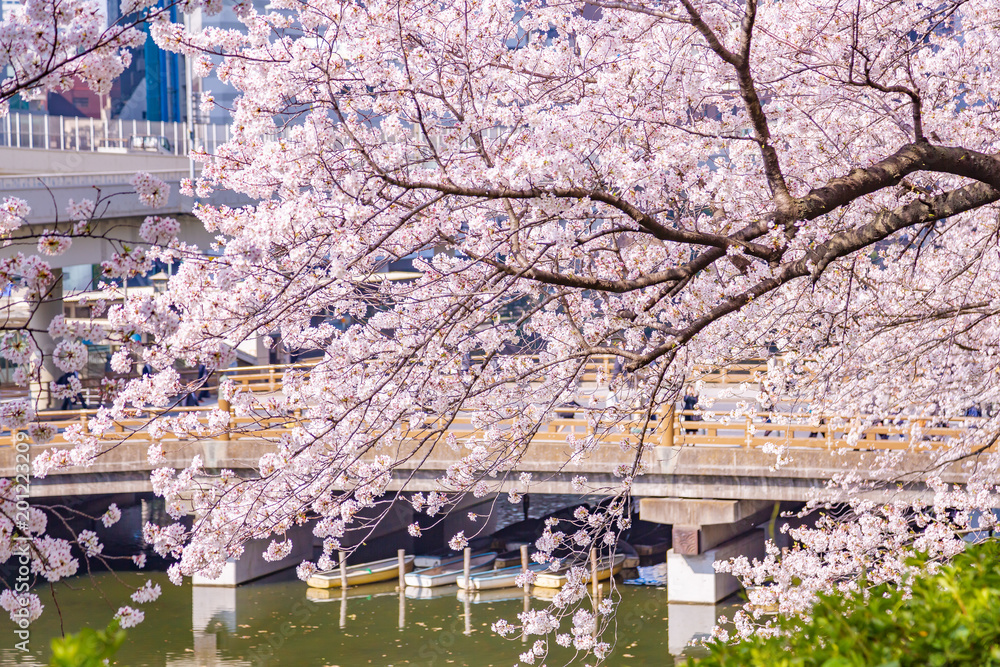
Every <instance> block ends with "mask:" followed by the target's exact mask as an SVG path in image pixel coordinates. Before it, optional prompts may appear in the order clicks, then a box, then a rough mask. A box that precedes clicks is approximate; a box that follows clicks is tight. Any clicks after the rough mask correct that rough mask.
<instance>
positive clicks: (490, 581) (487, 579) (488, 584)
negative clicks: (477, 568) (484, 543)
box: [455, 563, 549, 591]
mask: <svg viewBox="0 0 1000 667" xmlns="http://www.w3.org/2000/svg"><path fill="white" fill-rule="evenodd" d="M548 567H549V566H548V565H546V564H544V563H531V564H530V565H528V569H529V570H533V571H535V572H541V571H542V570H546V569H548ZM519 574H521V566H520V565H515V566H513V567H505V568H503V569H501V570H490V571H489V572H482V573H480V574H473V575H470V576H469V580H468V581H466V580H465V575H464V574H460V575H459V576H458V579H456V580H455V583H457V584H458V587H459V588H465V589H468V590H474V591H486V590H492V589H494V588H513V587H516V586H517V576H518V575H519Z"/></svg>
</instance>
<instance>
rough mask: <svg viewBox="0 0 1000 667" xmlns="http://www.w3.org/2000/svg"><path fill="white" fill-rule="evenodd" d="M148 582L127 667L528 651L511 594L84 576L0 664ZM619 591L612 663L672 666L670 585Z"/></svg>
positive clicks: (429, 666)
mask: <svg viewBox="0 0 1000 667" xmlns="http://www.w3.org/2000/svg"><path fill="white" fill-rule="evenodd" d="M146 579H152V580H153V581H154V583H159V584H160V586H161V588H162V589H163V595H162V596H161V597H160V599H159V600H157V601H156V602H153V603H150V604H147V605H144V608H145V610H146V621H145V622H144V623H142V624H140V625H139V626H137V627H135V628H132V629H131V630H129V633H128V639H127V641H126V643H125V645H124V646H123V648H122V649H121V650H120V651H119V653H118V656H117V664H119V665H127V666H129V667H161V666H164V667H166V666H169V667H250V666H253V667H264V666H268V667H279V666H280V667H286V666H289V667H291V666H294V667H307V666H308V667H311V666H318V667H322V666H330V667H334V666H337V667H355V666H358V665H362V666H363V665H379V666H394V667H399V666H400V665H407V666H417V665H419V666H422V667H436V666H441V667H445V666H455V667H462V666H464V667H490V666H493V665H496V666H504V667H509V666H510V665H513V664H514V663H515V662H516V661H517V656H518V654H519V653H520V652H521V651H523V650H525V646H526V645H525V644H522V642H521V639H520V638H519V637H518V638H515V639H502V638H500V637H498V636H497V635H495V634H494V633H493V632H492V631H491V630H490V625H491V624H492V622H493V621H495V620H496V619H498V618H502V617H506V618H510V619H514V620H516V619H515V615H516V614H517V612H519V611H521V610H522V609H523V605H524V600H523V598H522V597H520V592H519V591H517V590H512V591H505V592H504V594H503V595H502V597H507V598H508V599H500V600H493V601H481V602H478V603H471V602H470V603H466V602H464V601H463V600H461V599H459V597H458V595H457V591H455V590H454V589H450V588H449V589H446V590H445V591H444V592H443V594H442V595H441V597H437V598H434V599H413V598H408V597H406V596H405V595H404V596H400V595H399V594H398V593H397V592H396V591H395V590H394V585H393V584H381V585H380V584H376V585H372V586H368V587H356V588H353V589H348V591H347V597H346V599H343V598H342V597H341V594H340V591H332V592H331V593H330V595H329V599H322V598H318V597H316V594H315V592H314V593H313V594H311V595H310V594H308V591H307V587H306V585H305V584H304V583H303V582H301V581H298V580H297V579H294V575H291V576H289V575H287V574H285V575H276V577H275V578H272V579H270V580H265V581H262V582H257V583H252V584H248V585H245V586H241V587H239V588H237V589H223V588H211V587H197V588H193V587H192V586H191V585H190V584H186V585H184V586H179V587H178V586H174V585H172V584H171V583H170V582H169V581H167V578H166V575H165V574H164V573H162V572H153V573H148V574H142V573H109V574H100V575H95V576H93V577H80V578H77V579H74V580H73V581H72V582H71V588H67V587H62V590H60V591H59V593H58V604H59V610H60V611H61V619H60V614H59V613H57V611H56V609H55V607H54V605H53V603H52V599H51V596H50V595H49V594H48V593H46V592H42V597H43V602H44V604H45V605H46V610H45V614H43V616H42V618H41V619H39V620H38V621H36V622H35V623H34V624H32V626H31V640H30V645H29V646H30V651H29V652H28V653H27V654H25V653H21V652H19V651H16V650H14V649H13V645H14V642H15V640H14V638H13V637H14V635H13V626H12V625H11V624H9V623H4V624H3V626H4V627H5V628H6V633H5V634H7V635H8V639H7V640H6V641H4V640H2V639H0V664H3V665H32V666H41V665H45V664H47V660H48V656H49V648H48V644H49V641H50V640H51V638H52V637H54V636H58V635H59V634H60V622H61V624H62V627H63V628H65V630H66V631H67V632H74V631H76V630H78V629H79V628H81V627H83V626H91V627H103V626H104V625H105V623H106V622H107V621H108V620H110V618H111V617H112V616H113V615H114V611H115V609H116V608H117V606H118V605H119V604H120V603H121V601H122V600H123V599H125V598H126V597H127V594H128V592H127V590H126V588H125V586H124V585H123V582H124V583H128V584H131V585H133V586H137V585H141V584H142V583H144V582H145V581H146ZM97 589H100V591H101V593H95V591H96V590H97ZM616 590H617V591H618V593H620V594H621V596H622V602H621V605H620V607H619V612H618V615H617V618H616V624H617V632H616V634H617V639H616V640H614V641H615V643H616V649H615V657H614V658H613V659H612V660H611V662H610V663H609V664H613V665H620V666H622V667H630V666H633V665H634V666H640V665H673V664H674V659H673V658H672V657H671V655H670V653H669V651H668V647H667V620H668V619H667V597H666V588H664V587H651V586H625V585H619V586H617V589H616ZM413 592H414V591H413V590H412V589H411V594H412V593H413ZM320 593H325V591H322V592H320ZM529 604H530V605H531V606H532V607H533V608H536V609H537V608H541V607H542V606H544V605H545V604H546V602H545V601H544V600H541V599H538V598H534V597H532V598H530V599H529ZM610 635H611V632H609V636H610ZM553 644H554V643H553ZM555 648H556V649H557V650H555V651H553V653H552V654H550V657H549V659H548V660H547V661H546V662H547V664H549V665H561V664H565V663H566V662H567V661H569V660H570V659H571V658H572V657H573V653H572V652H571V651H569V650H566V649H560V648H559V647H555Z"/></svg>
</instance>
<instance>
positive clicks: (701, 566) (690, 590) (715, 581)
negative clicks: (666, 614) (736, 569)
mask: <svg viewBox="0 0 1000 667" xmlns="http://www.w3.org/2000/svg"><path fill="white" fill-rule="evenodd" d="M736 556H746V557H747V558H749V559H751V560H752V559H754V558H758V559H760V558H763V557H764V531H763V530H753V531H750V532H749V533H745V534H743V535H741V536H740V537H737V538H735V539H733V540H730V541H728V542H726V543H725V544H722V545H720V546H718V547H715V548H714V549H709V550H708V551H706V552H704V553H702V554H698V555H696V556H689V555H685V554H679V553H676V552H675V551H674V550H673V549H671V550H670V551H668V552H667V601H668V602H671V603H673V602H688V603H696V604H714V603H716V602H719V601H720V600H724V599H725V598H727V597H729V596H730V595H732V594H733V593H735V592H737V591H739V590H741V589H742V588H743V587H742V586H740V583H739V581H737V579H736V577H734V576H733V575H731V574H726V573H719V572H716V571H715V567H713V563H715V562H716V561H720V560H728V559H730V558H734V557H736Z"/></svg>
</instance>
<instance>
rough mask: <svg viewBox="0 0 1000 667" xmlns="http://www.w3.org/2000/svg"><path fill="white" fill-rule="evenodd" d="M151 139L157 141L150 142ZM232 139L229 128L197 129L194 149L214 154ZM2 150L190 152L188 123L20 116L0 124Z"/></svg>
mask: <svg viewBox="0 0 1000 667" xmlns="http://www.w3.org/2000/svg"><path fill="white" fill-rule="evenodd" d="M132 137H143V138H144V139H147V140H146V141H144V142H142V143H143V146H142V148H139V147H137V146H133V145H132V144H133V142H132ZM149 138H155V139H156V141H148V139H149ZM229 139H230V129H229V126H228V125H205V124H196V125H195V145H196V146H201V147H203V148H205V150H207V151H208V152H209V153H214V152H215V150H216V149H217V148H218V147H219V146H220V145H222V144H223V143H225V142H227V141H229ZM163 140H165V142H164V141H163ZM0 147H7V148H37V149H44V150H58V151H101V150H107V151H109V152H119V151H121V152H124V151H129V152H140V153H141V152H147V151H153V152H156V153H159V154H167V155H187V154H188V153H189V152H190V150H191V146H190V141H189V138H188V128H187V124H186V123H168V122H161V121H153V120H135V119H132V120H124V119H121V118H118V119H114V120H109V121H107V122H105V121H103V120H101V119H98V118H79V117H73V116H50V115H46V114H32V113H17V112H13V113H8V114H7V115H6V117H4V119H3V121H2V122H0Z"/></svg>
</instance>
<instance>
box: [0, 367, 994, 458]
mask: <svg viewBox="0 0 1000 667" xmlns="http://www.w3.org/2000/svg"><path fill="white" fill-rule="evenodd" d="M256 379H259V378H251V380H250V381H251V382H254V381H256ZM217 409H218V408H215V407H185V408H176V409H172V410H169V411H163V410H144V411H141V412H138V411H137V412H135V413H134V414H133V415H132V416H130V417H129V418H127V419H123V420H119V421H117V422H115V424H114V426H113V428H112V429H111V430H109V431H107V432H106V433H104V434H103V436H102V439H104V440H106V441H109V442H111V441H119V440H122V439H123V438H126V437H127V438H128V440H129V441H133V442H147V441H150V440H152V434H151V433H150V431H149V428H148V426H149V424H150V421H151V420H152V419H153V418H154V417H157V416H159V415H163V414H166V415H168V416H180V415H185V414H191V415H194V416H193V417H192V418H190V419H188V420H179V421H182V422H184V423H185V424H187V426H188V430H182V429H178V430H174V431H166V432H163V433H158V434H157V438H158V439H159V440H181V441H183V440H193V439H211V440H219V439H223V440H230V439H254V440H260V439H267V440H271V439H277V438H279V437H280V436H281V435H283V434H284V433H286V432H287V430H288V429H289V428H290V427H293V426H296V425H298V424H299V423H300V422H299V420H300V416H301V415H300V414H299V413H298V412H295V413H292V414H289V415H286V416H281V415H275V416H264V417H260V416H236V415H235V414H234V413H233V411H232V410H229V420H228V422H229V423H228V428H227V429H225V430H223V431H220V430H218V429H217V428H216V429H215V430H213V427H212V426H211V425H210V423H209V416H208V413H209V411H212V410H217ZM222 409H227V406H226V405H225V404H223V405H222ZM555 412H556V414H557V416H556V418H554V419H551V420H549V421H547V422H545V423H544V424H543V425H542V427H541V428H540V429H539V431H538V432H537V433H536V434H535V435H534V437H533V438H532V444H548V445H561V446H566V445H567V439H568V438H569V437H570V436H573V437H574V438H575V439H577V440H581V439H583V438H586V437H588V436H596V437H597V438H598V440H599V443H600V444H601V445H621V444H623V441H625V440H628V441H630V442H631V443H633V444H635V443H637V442H638V441H639V439H640V437H641V438H642V439H643V441H644V442H645V443H646V444H648V445H654V446H660V447H687V446H701V447H748V448H749V447H763V446H764V445H765V444H767V443H773V444H774V445H781V446H785V447H787V448H791V449H795V448H826V449H831V450H833V449H854V450H891V449H906V448H910V447H914V448H917V449H935V448H939V447H942V446H946V445H947V444H948V443H949V442H950V441H952V440H953V439H955V438H958V437H960V436H962V435H964V434H966V433H968V432H969V430H970V429H975V428H978V425H979V423H980V422H982V419H981V418H973V417H962V418H955V419H950V420H947V421H943V420H942V419H941V418H936V417H930V418H928V417H920V416H902V415H898V416H894V417H891V418H886V419H885V420H883V422H884V423H883V424H881V425H870V426H866V427H864V430H863V431H862V432H860V433H856V434H854V437H849V434H850V432H851V430H852V429H851V424H852V423H855V424H860V423H862V422H860V421H858V420H857V418H855V419H849V418H843V417H840V416H836V415H822V416H810V415H805V414H802V413H777V412H774V413H761V414H757V415H755V416H753V417H750V416H743V417H738V418H730V417H718V418H712V419H704V418H703V415H701V414H699V413H697V412H695V411H683V410H673V409H667V410H664V411H663V412H661V413H660V414H657V415H655V416H654V419H653V420H651V421H649V422H648V423H647V422H646V421H645V418H644V415H643V414H642V413H641V412H636V413H633V414H624V415H621V414H619V417H621V418H619V419H617V420H611V419H609V418H608V417H607V415H608V414H609V413H608V412H607V411H604V412H602V411H595V410H589V409H583V408H568V407H567V408H556V410H555ZM95 413H96V410H66V411H47V412H42V413H39V415H38V419H39V420H40V421H45V422H51V423H53V424H55V425H56V426H57V427H58V429H59V433H58V435H57V436H56V437H55V439H54V440H53V442H52V443H51V444H56V445H58V444H66V442H67V441H66V439H65V437H64V431H65V429H66V428H67V427H68V426H70V425H72V424H74V423H80V424H82V425H83V426H84V430H85V431H86V424H87V421H88V420H89V419H90V418H91V417H93V416H94V414H95ZM819 420H822V421H823V423H817V422H818V421H819ZM867 423H870V420H869V421H868V422H867ZM509 425H510V422H509V421H506V422H501V423H500V424H498V426H499V427H500V428H504V427H505V426H509ZM158 428H162V426H159V427H158ZM443 428H444V422H442V421H440V420H435V419H431V420H424V421H422V422H413V421H411V422H409V423H404V424H403V427H402V428H401V429H400V430H399V431H397V433H396V434H395V435H394V438H395V439H396V440H398V442H400V443H405V442H417V441H420V440H423V439H425V438H428V437H434V435H435V432H439V431H441V430H442V429H443ZM448 430H449V431H450V432H452V433H454V434H455V435H456V436H457V437H458V438H459V440H465V439H468V438H476V437H479V436H481V435H482V430H481V429H478V428H475V427H474V426H473V424H472V420H471V419H470V418H469V417H467V416H462V415H460V416H459V417H458V418H456V419H454V420H453V421H452V422H451V424H450V425H449V426H448ZM16 437H17V434H16V433H13V434H11V433H6V434H3V435H0V446H10V445H11V444H12V443H13V442H14V438H16Z"/></svg>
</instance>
